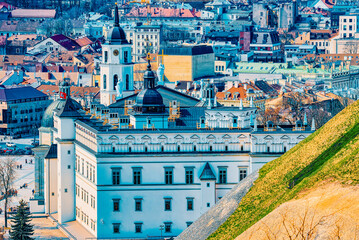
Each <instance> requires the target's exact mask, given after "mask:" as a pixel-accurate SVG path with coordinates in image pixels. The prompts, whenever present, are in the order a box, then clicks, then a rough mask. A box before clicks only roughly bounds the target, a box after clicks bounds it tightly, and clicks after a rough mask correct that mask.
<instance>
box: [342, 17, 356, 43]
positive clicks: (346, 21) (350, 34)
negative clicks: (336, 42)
mask: <svg viewBox="0 0 359 240" xmlns="http://www.w3.org/2000/svg"><path fill="white" fill-rule="evenodd" d="M358 27H359V22H358V16H356V15H342V16H339V36H340V38H354V36H355V33H357V32H358Z"/></svg>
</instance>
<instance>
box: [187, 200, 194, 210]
mask: <svg viewBox="0 0 359 240" xmlns="http://www.w3.org/2000/svg"><path fill="white" fill-rule="evenodd" d="M187 211H193V198H187Z"/></svg>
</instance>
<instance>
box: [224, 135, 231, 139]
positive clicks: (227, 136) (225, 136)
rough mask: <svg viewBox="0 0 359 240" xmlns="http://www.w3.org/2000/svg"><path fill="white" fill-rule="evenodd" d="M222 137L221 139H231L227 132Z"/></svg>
mask: <svg viewBox="0 0 359 240" xmlns="http://www.w3.org/2000/svg"><path fill="white" fill-rule="evenodd" d="M222 138H223V139H231V138H232V137H231V136H230V135H228V134H225V135H223V137H222Z"/></svg>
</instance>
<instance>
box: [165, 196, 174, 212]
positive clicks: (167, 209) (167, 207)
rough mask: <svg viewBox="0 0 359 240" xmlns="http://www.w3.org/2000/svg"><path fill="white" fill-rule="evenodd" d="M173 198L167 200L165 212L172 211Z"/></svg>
mask: <svg viewBox="0 0 359 240" xmlns="http://www.w3.org/2000/svg"><path fill="white" fill-rule="evenodd" d="M171 201H172V199H171V198H165V211H172V207H171Z"/></svg>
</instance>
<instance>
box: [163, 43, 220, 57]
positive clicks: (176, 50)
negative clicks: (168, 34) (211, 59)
mask: <svg viewBox="0 0 359 240" xmlns="http://www.w3.org/2000/svg"><path fill="white" fill-rule="evenodd" d="M162 50H163V53H164V54H165V55H184V56H191V55H192V56H194V55H201V54H208V53H213V49H212V47H211V46H207V45H198V46H176V47H167V48H163V49H161V50H160V51H159V52H162Z"/></svg>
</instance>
